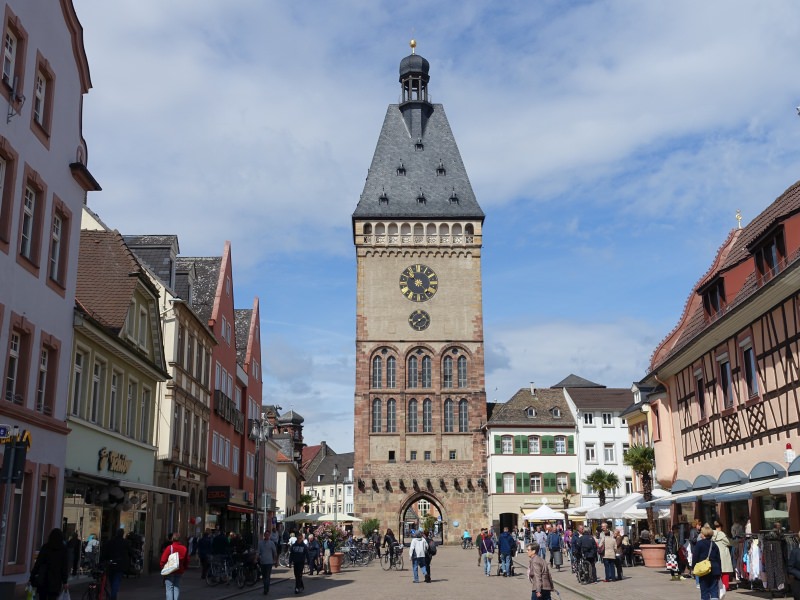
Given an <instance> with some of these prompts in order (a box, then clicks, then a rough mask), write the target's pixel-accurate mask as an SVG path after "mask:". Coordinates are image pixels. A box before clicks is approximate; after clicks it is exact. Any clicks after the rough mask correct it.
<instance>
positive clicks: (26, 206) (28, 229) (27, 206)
mask: <svg viewBox="0 0 800 600" xmlns="http://www.w3.org/2000/svg"><path fill="white" fill-rule="evenodd" d="M36 201H37V199H36V192H35V191H34V189H33V188H32V187H31V186H29V185H26V186H25V199H24V202H23V205H22V237H21V239H20V244H19V253H20V254H21V255H22V256H24V257H25V258H28V259H32V258H33V234H34V230H33V228H34V225H35V223H36V221H35V218H36Z"/></svg>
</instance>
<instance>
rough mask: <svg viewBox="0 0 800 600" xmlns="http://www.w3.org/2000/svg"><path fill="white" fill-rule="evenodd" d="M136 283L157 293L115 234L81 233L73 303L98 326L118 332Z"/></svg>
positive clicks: (125, 315)
mask: <svg viewBox="0 0 800 600" xmlns="http://www.w3.org/2000/svg"><path fill="white" fill-rule="evenodd" d="M138 283H142V284H144V285H145V286H146V287H147V288H148V289H150V290H151V291H152V292H153V294H154V296H156V297H158V291H157V290H156V289H155V287H154V286H153V285H152V283H151V282H150V279H149V278H148V276H147V273H146V272H145V270H144V268H143V267H142V265H141V264H140V263H139V261H138V260H137V258H136V256H135V255H134V254H133V252H131V251H130V249H129V248H128V246H126V245H125V240H123V238H122V236H121V235H120V233H119V232H118V231H99V230H98V231H94V230H87V229H84V230H82V231H81V237H80V249H79V253H78V282H77V287H76V290H75V300H76V302H78V304H79V305H80V306H81V307H82V308H83V309H84V310H86V312H87V313H88V314H89V315H91V316H92V317H93V318H94V319H96V320H97V321H98V322H99V323H101V324H102V325H104V326H105V327H108V328H109V329H110V330H111V331H113V332H115V333H118V332H119V331H120V330H121V329H122V328H123V327H124V325H125V318H126V317H127V315H128V309H129V308H130V304H131V298H133V292H134V290H135V289H136V286H137V284H138Z"/></svg>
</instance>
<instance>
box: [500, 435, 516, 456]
mask: <svg viewBox="0 0 800 600" xmlns="http://www.w3.org/2000/svg"><path fill="white" fill-rule="evenodd" d="M500 442H501V449H502V453H503V454H514V438H513V437H512V436H510V435H504V436H503V437H502V438H500Z"/></svg>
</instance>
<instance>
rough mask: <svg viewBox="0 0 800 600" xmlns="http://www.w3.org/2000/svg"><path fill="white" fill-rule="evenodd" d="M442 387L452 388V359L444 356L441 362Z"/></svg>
mask: <svg viewBox="0 0 800 600" xmlns="http://www.w3.org/2000/svg"><path fill="white" fill-rule="evenodd" d="M442 387H445V388H451V387H453V358H452V357H450V356H445V357H444V360H443V361H442Z"/></svg>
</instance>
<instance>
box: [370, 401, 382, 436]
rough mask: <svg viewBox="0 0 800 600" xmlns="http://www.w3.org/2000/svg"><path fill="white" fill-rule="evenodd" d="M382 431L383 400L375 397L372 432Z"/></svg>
mask: <svg viewBox="0 0 800 600" xmlns="http://www.w3.org/2000/svg"><path fill="white" fill-rule="evenodd" d="M380 432H381V401H380V398H375V400H373V401H372V433H380Z"/></svg>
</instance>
